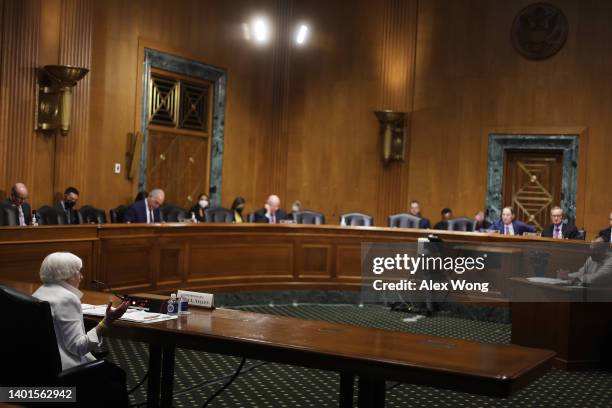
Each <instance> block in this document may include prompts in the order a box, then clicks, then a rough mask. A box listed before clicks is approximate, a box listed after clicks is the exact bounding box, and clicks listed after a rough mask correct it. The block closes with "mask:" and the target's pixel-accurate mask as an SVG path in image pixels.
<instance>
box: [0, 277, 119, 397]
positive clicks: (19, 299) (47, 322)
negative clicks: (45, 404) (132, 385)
mask: <svg viewBox="0 0 612 408" xmlns="http://www.w3.org/2000/svg"><path fill="white" fill-rule="evenodd" d="M0 308H2V310H8V311H10V313H5V314H4V316H3V317H2V319H1V320H0V328H1V330H2V333H3V334H4V335H5V340H7V341H5V342H3V346H2V347H0V361H2V365H3V367H5V368H7V369H4V370H0V385H2V386H37V385H38V386H73V387H77V391H76V393H77V403H76V404H74V403H70V404H68V405H71V406H72V405H75V406H79V407H85V406H104V404H105V403H116V402H117V396H116V394H115V395H105V392H106V391H108V390H106V389H105V387H106V385H104V384H105V379H106V378H107V376H108V368H109V367H108V365H109V363H107V362H106V361H104V360H96V361H92V362H89V363H85V364H82V365H79V366H76V367H72V368H69V369H67V370H64V371H62V363H61V359H60V354H59V349H58V347H57V340H56V337H55V329H54V326H53V317H52V316H51V308H50V306H49V303H47V302H43V301H40V300H38V299H36V298H34V297H32V296H29V295H26V294H23V293H21V292H19V291H17V290H15V289H12V288H9V287H5V286H0ZM9 339H12V340H10V341H8V340H9ZM8 368H10V369H8ZM121 391H122V390H119V392H121ZM122 397H123V398H124V399H123V400H124V401H125V404H122V405H127V398H126V397H127V394H125V393H124V394H123V396H122ZM120 400H121V397H120ZM100 404H102V405H100ZM57 406H59V405H57Z"/></svg>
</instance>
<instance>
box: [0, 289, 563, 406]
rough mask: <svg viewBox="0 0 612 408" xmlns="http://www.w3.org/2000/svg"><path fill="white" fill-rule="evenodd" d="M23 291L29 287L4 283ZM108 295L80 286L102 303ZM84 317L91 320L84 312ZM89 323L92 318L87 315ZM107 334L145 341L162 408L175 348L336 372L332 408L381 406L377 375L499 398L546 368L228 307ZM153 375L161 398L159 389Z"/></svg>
mask: <svg viewBox="0 0 612 408" xmlns="http://www.w3.org/2000/svg"><path fill="white" fill-rule="evenodd" d="M9 285H10V286H13V287H15V288H16V289H19V290H21V291H23V292H26V293H32V292H33V291H34V290H35V289H36V285H33V284H25V283H9ZM111 299H112V296H111V295H109V294H108V293H101V292H91V291H85V294H84V296H83V299H82V301H83V302H84V303H89V304H104V303H106V302H108V301H109V300H111ZM87 319H93V318H89V317H87ZM93 320H95V319H93ZM108 335H109V336H113V337H119V338H125V339H131V340H135V341H142V342H146V343H148V344H150V359H149V388H148V406H152V407H155V406H158V405H159V404H161V406H163V407H170V406H171V405H172V386H173V379H174V375H173V369H174V353H175V349H176V348H177V347H178V348H187V349H193V350H201V351H206V352H212V353H220V354H227V355H234V356H242V357H247V358H253V359H258V360H265V361H271V362H276V363H284V364H293V365H299V366H303V367H310V368H316V369H322V370H331V371H336V372H339V373H340V375H341V384H340V406H341V407H351V406H352V403H353V380H354V378H355V377H357V378H358V381H359V406H360V407H368V408H372V407H382V406H384V401H385V380H391V381H400V382H408V383H411V384H421V385H428V386H434V387H440V388H446V389H451V390H457V391H462V392H469V393H475V394H481V395H488V396H493V397H507V396H509V395H510V394H511V393H513V392H514V391H516V390H518V389H520V388H521V387H523V386H525V385H527V384H528V383H530V382H531V381H533V380H534V379H535V378H538V377H539V376H540V375H542V374H543V373H544V372H545V371H546V370H548V368H549V367H550V364H551V360H552V358H553V357H554V353H553V352H551V351H547V350H540V349H533V348H527V347H520V346H515V345H496V344H485V343H478V342H474V341H465V340H456V339H450V338H443V337H435V336H426V335H420V334H411V333H402V332H393V331H387V330H379V329H370V328H363V327H357V326H350V325H343V324H335V323H327V322H321V321H310V320H302V319H295V318H289V317H281V316H271V315H265V314H258V313H250V312H243V311H237V310H230V309H216V310H203V309H194V310H193V311H192V313H191V314H190V315H186V316H181V317H179V318H178V319H177V320H169V321H164V322H159V323H153V324H135V323H129V322H123V321H118V322H116V323H115V324H113V326H111V327H110V329H109V333H108ZM160 379H161V400H160V399H159V394H158V390H159V386H160Z"/></svg>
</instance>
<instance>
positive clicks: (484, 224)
mask: <svg viewBox="0 0 612 408" xmlns="http://www.w3.org/2000/svg"><path fill="white" fill-rule="evenodd" d="M474 221H476V224H475V225H474V231H476V232H479V231H484V230H487V229H489V227H490V226H491V223H490V222H489V221H487V219H486V218H485V213H484V211H478V212H477V213H476V214H475V215H474Z"/></svg>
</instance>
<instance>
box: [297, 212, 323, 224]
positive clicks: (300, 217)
mask: <svg viewBox="0 0 612 408" xmlns="http://www.w3.org/2000/svg"><path fill="white" fill-rule="evenodd" d="M293 221H294V222H295V223H296V224H311V225H313V224H314V225H321V224H325V216H324V215H323V214H321V213H320V212H316V211H309V210H304V211H298V212H294V213H293Z"/></svg>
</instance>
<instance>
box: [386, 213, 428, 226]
mask: <svg viewBox="0 0 612 408" xmlns="http://www.w3.org/2000/svg"><path fill="white" fill-rule="evenodd" d="M419 222H421V219H420V218H419V217H415V216H414V215H412V214H408V213H401V214H394V215H391V216H389V226H390V227H393V228H419Z"/></svg>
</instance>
